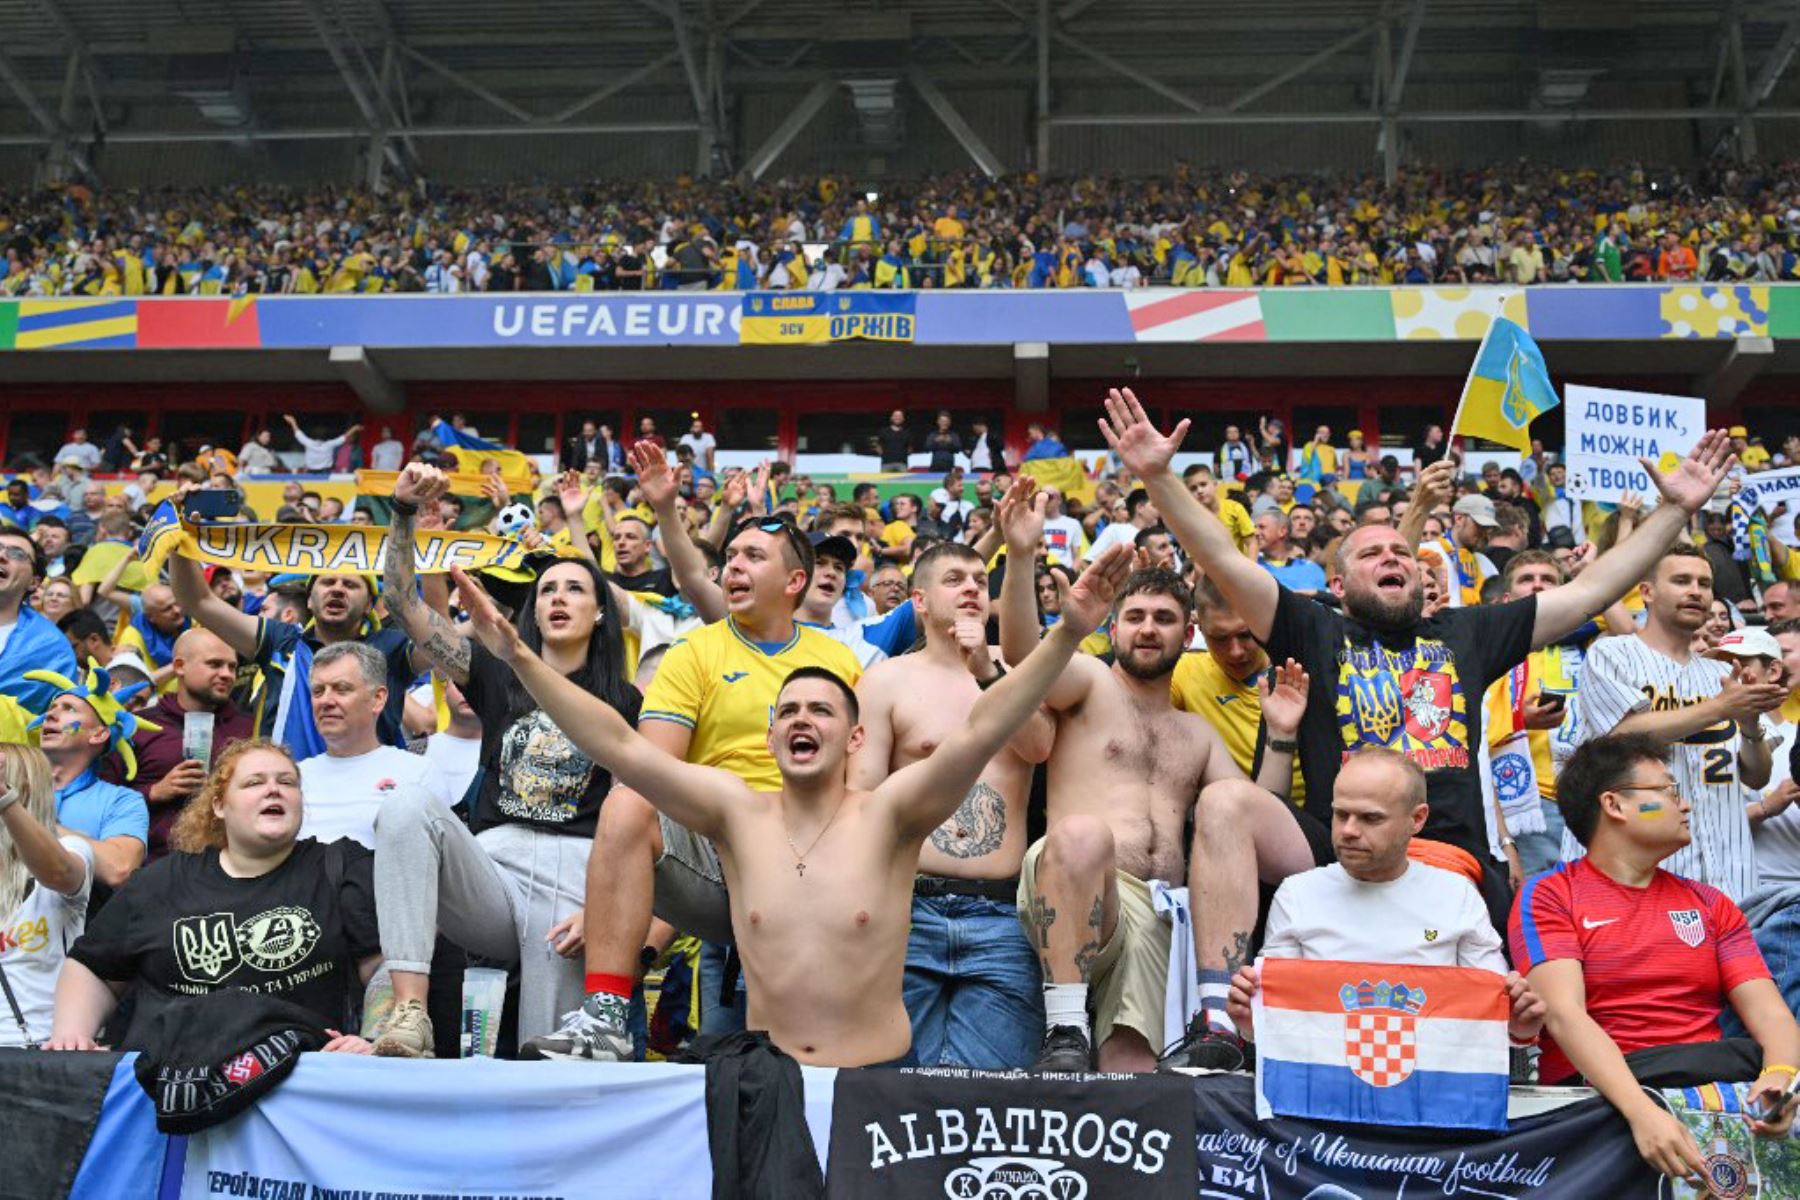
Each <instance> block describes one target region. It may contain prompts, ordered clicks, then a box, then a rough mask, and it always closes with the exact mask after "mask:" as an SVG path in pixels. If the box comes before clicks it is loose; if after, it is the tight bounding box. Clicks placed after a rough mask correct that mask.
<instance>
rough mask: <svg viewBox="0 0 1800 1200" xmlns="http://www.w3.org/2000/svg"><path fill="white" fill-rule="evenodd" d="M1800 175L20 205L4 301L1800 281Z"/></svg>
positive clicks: (269, 191) (35, 201) (77, 196)
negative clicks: (1798, 242) (1799, 237)
mask: <svg viewBox="0 0 1800 1200" xmlns="http://www.w3.org/2000/svg"><path fill="white" fill-rule="evenodd" d="M1797 228H1800V168H1797V167H1796V165H1795V164H1780V165H1767V166H1746V167H1737V166H1732V167H1725V166H1720V165H1718V164H1707V165H1705V166H1701V167H1697V168H1692V169H1683V170H1678V169H1674V168H1665V167H1654V166H1642V165H1631V166H1623V167H1619V168H1616V169H1610V170H1593V169H1589V170H1565V169H1557V168H1551V167H1544V166H1538V165H1532V164H1526V163H1517V164H1511V165H1506V166H1496V167H1491V168H1487V169H1482V170H1451V169H1436V170H1425V169H1420V170H1414V171H1409V172H1407V173H1406V174H1404V175H1403V176H1402V177H1401V178H1400V179H1399V180H1398V181H1397V182H1396V183H1394V184H1392V185H1386V184H1383V183H1382V182H1381V181H1380V179H1379V177H1376V176H1372V175H1365V176H1360V177H1355V176H1297V175H1296V176H1280V177H1265V176H1255V175H1251V174H1249V173H1246V172H1241V171H1239V172H1232V173H1224V172H1217V171H1200V170H1193V169H1189V168H1187V167H1185V166H1181V167H1178V168H1177V169H1176V170H1175V171H1174V172H1173V173H1172V174H1170V175H1166V176H1163V177H1159V178H1151V179H1123V178H1114V177H1099V176H1089V177H1083V178H1080V179H1050V180H1039V179H1037V178H1035V177H1032V176H1023V177H1012V178H1006V179H994V180H990V179H988V178H986V177H984V176H978V175H968V176H943V177H936V178H928V179H923V180H918V181H910V182H904V183H889V184H883V185H882V186H881V189H880V190H879V191H861V190H855V189H854V188H853V187H852V186H851V184H850V183H849V182H848V181H847V180H845V179H843V178H842V177H839V176H826V177H822V178H817V179H807V180H780V181H773V182H758V183H754V184H749V183H744V182H742V181H735V180H734V181H698V180H692V179H681V180H675V181H669V182H644V181H633V182H629V183H627V182H619V183H610V184H609V183H598V182H597V183H592V184H586V185H582V186H580V187H525V186H518V185H510V186H504V187H498V186H497V187H442V188H437V187H434V188H432V189H429V190H423V189H421V190H402V191H398V192H393V193H371V192H366V191H359V190H357V189H354V188H347V187H307V188H296V187H276V186H269V185H258V186H244V187H239V188H233V189H218V190H196V189H177V188H168V189H151V190H143V191H134V190H118V191H101V192H94V191H90V190H89V189H87V188H86V187H85V186H84V185H79V184H74V185H68V186H66V187H62V188H58V189H50V190H26V189H0V242H3V244H4V246H5V262H4V264H0V293H3V294H7V295H17V296H58V295H126V296H134V295H230V296H239V295H260V294H280V293H303V294H304V293H352V292H363V293H366V292H438V293H442V292H467V291H481V292H510V291H517V290H522V291H534V292H538V291H556V290H598V291H615V290H617V291H638V290H645V289H658V288H683V289H695V290H698V289H713V288H717V289H727V290H731V289H738V290H747V289H752V288H768V289H788V288H815V289H836V288H863V287H873V288H906V287H957V288H962V287H1010V288H1048V287H1058V288H1066V287H1124V288H1129V287H1138V286H1143V285H1148V284H1157V285H1168V286H1176V287H1201V286H1221V285H1223V286H1232V287H1247V286H1251V285H1253V284H1263V285H1282V286H1286V285H1319V286H1330V287H1338V286H1357V285H1368V284H1429V283H1448V284H1464V283H1496V282H1499V283H1517V284H1538V283H1546V282H1576V283H1579V282H1626V281H1647V280H1710V281H1740V280H1753V281H1765V282H1766V281H1771V280H1791V279H1800V259H1797V258H1796V254H1795V246H1794V231H1795V230H1796V229H1797Z"/></svg>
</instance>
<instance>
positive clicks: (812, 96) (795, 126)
mask: <svg viewBox="0 0 1800 1200" xmlns="http://www.w3.org/2000/svg"><path fill="white" fill-rule="evenodd" d="M837 87H838V85H837V83H836V82H835V81H834V80H830V79H821V80H819V82H817V83H815V84H813V85H812V90H810V91H808V92H807V93H806V95H804V96H802V97H801V98H800V101H799V103H797V104H795V105H794V107H793V108H792V109H790V110H789V111H788V115H787V117H786V118H785V119H784V120H783V121H782V122H781V124H780V125H777V126H776V127H775V129H774V131H773V132H772V133H770V134H769V136H768V137H767V138H766V139H764V141H763V144H762V145H760V146H758V147H757V148H756V149H755V150H752V151H751V152H750V154H749V157H747V158H746V159H745V160H744V174H746V175H748V176H749V177H750V178H751V179H761V178H762V177H763V174H764V172H766V171H768V169H769V168H770V167H772V166H774V165H775V160H776V159H778V158H780V157H781V152H782V151H783V150H786V149H787V148H788V147H789V146H790V145H792V144H793V141H794V139H795V138H797V137H799V136H800V134H801V133H802V132H803V131H804V130H805V129H806V127H807V126H808V125H810V124H812V120H813V118H814V117H816V116H818V115H819V112H820V110H822V109H823V108H824V107H825V105H826V103H827V102H828V101H830V99H831V97H832V95H833V94H834V93H835V92H836V91H837Z"/></svg>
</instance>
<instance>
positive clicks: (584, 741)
mask: <svg viewBox="0 0 1800 1200" xmlns="http://www.w3.org/2000/svg"><path fill="white" fill-rule="evenodd" d="M451 577H452V578H454V579H455V580H456V586H457V590H458V591H459V593H460V594H461V595H462V598H463V607H464V608H465V609H467V610H468V613H469V628H470V630H471V631H472V632H473V633H474V634H475V636H476V637H477V638H479V639H481V644H482V645H483V646H486V647H487V648H488V650H489V651H491V652H492V653H493V655H494V657H496V658H498V659H500V661H502V662H504V663H506V664H507V665H508V666H510V667H511V668H512V669H513V672H514V673H515V674H516V675H518V677H519V682H520V683H522V684H524V685H525V690H526V691H528V692H530V693H531V697H532V699H534V700H536V701H537V702H538V706H539V707H540V708H542V709H543V710H544V713H545V715H546V716H548V717H549V718H550V719H551V720H552V721H553V722H555V723H556V725H557V726H558V728H560V729H562V730H563V732H565V733H566V734H568V736H569V739H570V740H571V741H573V742H574V743H575V745H576V746H577V747H578V748H580V750H581V752H582V753H583V754H585V755H587V756H588V757H589V758H591V759H593V760H594V762H596V763H598V764H599V765H600V766H602V767H604V768H606V769H607V770H609V771H611V772H612V773H613V775H614V776H615V777H617V778H618V780H619V781H620V782H621V783H624V784H625V785H626V786H627V787H630V788H631V789H632V790H633V791H636V792H638V793H639V794H640V795H642V796H643V797H644V799H646V800H648V801H650V803H652V804H654V805H656V807H657V808H659V809H661V810H662V811H663V812H665V813H667V814H669V816H670V817H672V818H674V819H675V820H676V821H679V822H680V823H681V824H683V825H685V826H687V827H688V828H689V829H692V830H694V831H695V832H696V833H702V834H705V835H707V836H708V837H718V836H720V834H721V833H722V832H723V830H724V824H725V822H724V814H725V812H726V810H727V808H728V807H729V806H730V805H731V804H732V803H734V802H735V801H736V800H737V799H738V796H737V795H734V794H733V793H734V792H735V793H742V792H744V791H745V790H747V789H745V787H744V785H743V783H742V782H741V781H740V780H738V779H737V777H736V776H733V775H731V774H729V773H727V772H725V771H719V770H714V769H713V768H711V767H701V766H695V765H693V764H691V763H685V762H682V761H681V760H680V759H677V758H672V757H670V756H669V755H668V754H665V753H664V752H663V751H661V750H659V749H657V748H656V747H655V746H654V745H652V744H651V743H650V741H649V739H647V738H645V737H644V736H643V735H642V734H640V733H638V731H637V730H635V729H633V728H632V727H631V725H630V723H628V722H627V721H626V720H625V718H624V717H622V716H620V715H619V714H618V713H617V712H615V711H614V710H613V708H612V706H611V705H609V704H607V703H606V702H605V701H604V700H602V699H600V698H599V697H598V696H596V695H594V694H593V693H591V692H588V691H585V690H584V689H583V688H582V687H581V686H580V685H579V684H577V683H575V682H573V681H572V680H570V679H569V678H568V677H567V676H565V675H564V674H562V673H561V672H560V671H558V670H556V669H555V668H553V667H551V666H550V665H549V664H548V663H546V662H545V661H544V660H543V659H541V658H539V657H538V656H537V655H536V654H533V653H532V652H531V650H530V649H529V648H527V647H526V645H525V642H524V641H523V639H521V638H520V637H519V631H518V630H517V629H515V628H513V624H512V622H511V621H508V620H507V619H506V618H505V617H504V616H502V615H501V613H500V609H499V608H498V607H497V606H496V605H495V604H494V601H493V598H492V597H491V596H489V595H488V594H487V593H486V592H485V591H483V590H482V588H481V585H480V584H478V583H476V582H475V581H474V580H473V579H471V578H470V577H469V576H468V575H467V574H465V573H464V572H463V570H462V568H460V567H457V568H453V569H452V571H451ZM967 790H968V789H967V788H965V789H964V791H967Z"/></svg>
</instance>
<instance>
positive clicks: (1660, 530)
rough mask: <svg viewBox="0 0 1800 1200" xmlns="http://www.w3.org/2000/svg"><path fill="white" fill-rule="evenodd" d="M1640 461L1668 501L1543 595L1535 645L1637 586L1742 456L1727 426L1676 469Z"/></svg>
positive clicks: (1583, 620) (1712, 434)
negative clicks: (1735, 451) (1733, 446)
mask: <svg viewBox="0 0 1800 1200" xmlns="http://www.w3.org/2000/svg"><path fill="white" fill-rule="evenodd" d="M1638 462H1639V464H1640V465H1642V466H1643V468H1644V470H1645V471H1647V472H1648V473H1649V475H1650V480H1651V482H1653V483H1654V484H1656V490H1657V491H1658V492H1660V493H1662V498H1663V502H1662V503H1661V504H1660V505H1658V506H1657V508H1656V511H1655V512H1653V513H1651V514H1650V515H1649V516H1647V517H1645V518H1644V523H1643V524H1642V525H1640V526H1639V527H1638V528H1637V529H1636V530H1634V531H1633V532H1632V535H1631V536H1630V537H1628V538H1625V539H1623V540H1622V541H1620V542H1619V543H1617V544H1616V545H1614V546H1613V548H1612V549H1611V550H1608V551H1607V552H1606V553H1605V554H1602V555H1601V556H1600V557H1599V558H1597V559H1595V560H1594V562H1593V565H1591V566H1590V567H1588V569H1587V570H1585V571H1583V572H1582V573H1581V574H1579V575H1577V576H1576V577H1575V578H1574V579H1571V580H1570V581H1569V582H1568V583H1565V584H1563V585H1562V586H1561V587H1558V588H1552V589H1551V590H1550V591H1547V592H1540V593H1538V597H1537V620H1536V623H1535V624H1534V625H1533V626H1532V628H1531V646H1532V649H1534V650H1535V649H1537V648H1539V647H1541V646H1547V645H1549V644H1550V643H1551V642H1555V641H1560V640H1561V639H1563V638H1565V637H1567V636H1568V635H1569V634H1571V633H1573V632H1575V630H1577V629H1579V628H1581V626H1582V625H1584V624H1586V623H1587V622H1588V621H1590V620H1592V619H1593V618H1594V617H1595V616H1597V615H1599V614H1600V613H1602V612H1604V611H1605V610H1606V608H1607V606H1608V605H1610V604H1612V603H1613V601H1615V600H1617V599H1618V598H1619V597H1620V596H1623V595H1624V594H1625V593H1626V591H1627V590H1629V589H1630V588H1633V587H1636V586H1637V584H1638V583H1639V582H1640V581H1641V580H1642V579H1643V578H1644V576H1646V575H1648V574H1649V573H1650V568H1651V567H1652V566H1653V565H1654V564H1655V562H1656V560H1657V559H1659V558H1661V557H1662V553H1663V551H1664V550H1667V549H1668V548H1669V545H1670V544H1671V543H1672V542H1674V540H1675V539H1676V538H1677V537H1678V536H1680V534H1681V532H1682V531H1683V530H1685V529H1686V528H1687V524H1688V519H1689V518H1690V517H1692V516H1693V515H1694V514H1695V513H1697V512H1699V511H1700V508H1701V506H1702V505H1704V504H1705V503H1706V502H1707V501H1708V500H1710V499H1712V497H1713V493H1714V492H1715V491H1717V490H1718V487H1719V481H1720V480H1721V479H1724V478H1725V473H1726V472H1727V471H1729V470H1731V468H1732V467H1733V466H1734V465H1735V464H1736V463H1737V455H1735V454H1733V453H1731V443H1730V440H1729V439H1728V438H1726V436H1725V431H1724V430H1723V429H1710V430H1708V431H1707V432H1706V433H1704V434H1702V435H1701V437H1700V441H1699V442H1698V443H1697V444H1696V445H1695V446H1694V448H1693V449H1692V450H1690V451H1689V452H1688V456H1687V457H1686V458H1684V459H1682V460H1681V462H1680V463H1679V464H1677V465H1676V467H1675V469H1674V470H1672V471H1668V472H1666V473H1665V472H1664V471H1663V470H1661V469H1660V468H1659V467H1658V466H1657V465H1656V464H1655V463H1653V462H1651V461H1650V460H1649V459H1644V458H1640V459H1638Z"/></svg>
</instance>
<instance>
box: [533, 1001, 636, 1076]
mask: <svg viewBox="0 0 1800 1200" xmlns="http://www.w3.org/2000/svg"><path fill="white" fill-rule="evenodd" d="M636 1050H637V1046H636V1044H635V1043H634V1042H633V1041H632V1037H631V1035H630V1034H629V1033H627V1032H626V1031H625V1030H624V1029H623V1028H622V1027H621V1026H619V1025H616V1024H614V1023H613V1022H611V1021H607V1020H604V1019H602V1018H600V1017H597V1016H595V1015H594V1014H593V1013H591V1012H589V1011H588V1010H587V1007H586V1006H585V1005H583V1006H582V1007H581V1008H578V1009H576V1010H575V1011H574V1012H571V1013H564V1014H563V1023H562V1027H561V1028H560V1029H557V1030H556V1031H555V1032H553V1033H541V1034H539V1035H538V1036H537V1037H534V1038H531V1039H529V1040H527V1041H526V1042H525V1043H524V1044H523V1045H521V1046H520V1047H519V1057H520V1058H553V1059H564V1060H569V1061H580V1062H609V1063H616V1062H631V1061H632V1060H633V1059H634V1058H635V1057H636Z"/></svg>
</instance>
